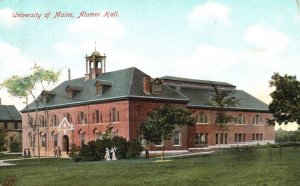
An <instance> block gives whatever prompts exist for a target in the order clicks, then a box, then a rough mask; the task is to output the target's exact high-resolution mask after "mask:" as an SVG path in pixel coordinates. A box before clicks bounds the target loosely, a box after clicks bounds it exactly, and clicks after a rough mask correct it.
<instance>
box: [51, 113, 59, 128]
mask: <svg viewBox="0 0 300 186" xmlns="http://www.w3.org/2000/svg"><path fill="white" fill-rule="evenodd" d="M51 123H52V126H58V118H57V116H56V115H55V114H54V115H52V117H51Z"/></svg>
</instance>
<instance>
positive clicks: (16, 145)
mask: <svg viewBox="0 0 300 186" xmlns="http://www.w3.org/2000/svg"><path fill="white" fill-rule="evenodd" d="M9 149H10V152H21V151H22V149H21V143H20V142H18V141H17V140H13V141H12V142H11V143H10V144H9Z"/></svg>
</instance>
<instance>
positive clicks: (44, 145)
mask: <svg viewBox="0 0 300 186" xmlns="http://www.w3.org/2000/svg"><path fill="white" fill-rule="evenodd" d="M42 147H46V134H45V135H42Z"/></svg>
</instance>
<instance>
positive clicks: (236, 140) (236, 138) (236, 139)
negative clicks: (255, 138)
mask: <svg viewBox="0 0 300 186" xmlns="http://www.w3.org/2000/svg"><path fill="white" fill-rule="evenodd" d="M234 141H235V142H238V134H237V133H235V134H234Z"/></svg>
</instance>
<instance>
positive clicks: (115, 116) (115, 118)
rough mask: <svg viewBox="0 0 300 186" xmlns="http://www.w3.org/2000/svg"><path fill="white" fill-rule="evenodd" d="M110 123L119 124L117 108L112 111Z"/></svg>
mask: <svg viewBox="0 0 300 186" xmlns="http://www.w3.org/2000/svg"><path fill="white" fill-rule="evenodd" d="M110 121H111V122H118V121H119V112H118V111H117V109H115V108H113V109H111V110H110Z"/></svg>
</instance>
